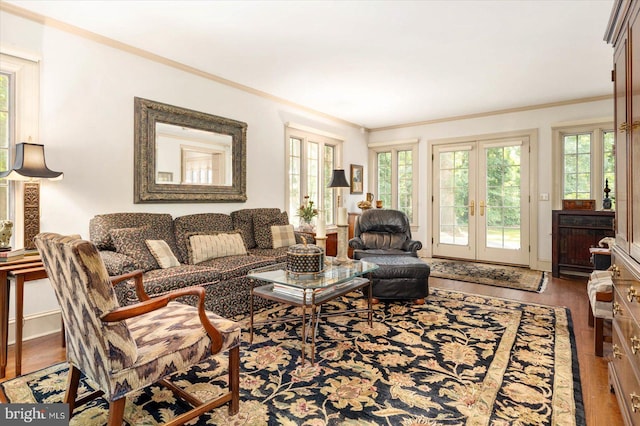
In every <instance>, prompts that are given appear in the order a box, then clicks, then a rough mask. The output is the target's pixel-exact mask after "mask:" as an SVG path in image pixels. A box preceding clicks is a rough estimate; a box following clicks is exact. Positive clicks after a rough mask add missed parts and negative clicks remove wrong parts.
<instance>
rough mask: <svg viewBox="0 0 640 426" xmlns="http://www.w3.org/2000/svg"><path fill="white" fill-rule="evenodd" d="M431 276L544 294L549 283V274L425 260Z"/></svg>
mask: <svg viewBox="0 0 640 426" xmlns="http://www.w3.org/2000/svg"><path fill="white" fill-rule="evenodd" d="M424 260H425V261H426V262H427V263H428V264H429V266H430V267H431V276H432V277H437V278H446V279H450V280H456V281H466V282H471V283H479V284H487V285H492V286H496V287H506V288H513V289H516V290H524V291H533V292H537V293H542V292H543V291H544V290H545V288H546V286H547V283H548V281H549V277H548V273H547V272H543V271H535V270H531V269H527V268H521V267H517V266H507V265H490V264H484V263H477V262H465V261H462V260H449V259H432V258H424Z"/></svg>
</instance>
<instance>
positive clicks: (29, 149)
mask: <svg viewBox="0 0 640 426" xmlns="http://www.w3.org/2000/svg"><path fill="white" fill-rule="evenodd" d="M0 179H8V180H39V179H62V172H54V171H53V170H49V168H48V167H47V163H46V162H45V161H44V145H40V144H35V143H26V142H21V143H19V144H17V145H16V161H15V163H14V164H13V168H12V169H11V170H7V171H6V172H0Z"/></svg>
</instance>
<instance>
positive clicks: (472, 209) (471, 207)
mask: <svg viewBox="0 0 640 426" xmlns="http://www.w3.org/2000/svg"><path fill="white" fill-rule="evenodd" d="M474 214H476V202H475V201H473V200H471V201H470V202H469V215H471V216H473V215H474Z"/></svg>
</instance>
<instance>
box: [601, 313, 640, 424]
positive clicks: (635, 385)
mask: <svg viewBox="0 0 640 426" xmlns="http://www.w3.org/2000/svg"><path fill="white" fill-rule="evenodd" d="M617 325H618V320H617V319H616V320H615V321H614V326H613V339H612V343H613V348H614V356H613V360H612V361H611V363H610V364H609V366H610V368H611V370H612V373H613V375H614V376H615V378H616V385H617V386H616V389H615V391H616V397H617V399H618V402H619V403H620V409H621V411H622V416H623V417H625V418H626V419H627V421H629V422H630V423H631V424H632V425H640V382H639V381H638V377H637V376H636V371H635V369H634V368H633V366H632V364H633V363H634V362H637V360H634V359H632V358H630V357H632V356H633V355H632V354H631V349H630V348H629V347H628V346H627V345H626V342H625V339H624V338H623V337H622V335H621V331H620V329H619V328H618V327H617ZM634 405H635V407H637V408H635V409H634ZM625 423H626V422H625Z"/></svg>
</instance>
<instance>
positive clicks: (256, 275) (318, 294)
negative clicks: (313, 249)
mask: <svg viewBox="0 0 640 426" xmlns="http://www.w3.org/2000/svg"><path fill="white" fill-rule="evenodd" d="M329 260H330V259H329ZM329 263H330V262H329ZM376 269H378V265H376V264H375V263H370V262H366V261H360V260H354V261H350V262H346V263H343V264H339V265H333V264H330V265H327V266H326V268H325V270H324V271H322V272H319V273H315V274H298V273H291V272H287V264H286V263H278V264H276V265H271V266H266V267H264V268H258V269H253V270H251V271H249V274H248V275H247V276H248V277H249V278H250V279H252V280H256V281H264V282H266V283H267V284H264V285H260V286H256V287H254V288H253V289H252V290H251V301H250V306H251V316H250V320H249V330H250V337H249V342H250V343H253V328H254V326H256V325H261V324H270V323H274V322H283V321H291V319H292V318H291V317H281V318H277V319H274V320H270V321H261V322H255V321H254V311H253V298H254V296H258V297H262V298H264V299H268V300H273V301H276V302H280V303H283V304H285V305H288V306H297V307H300V308H302V315H301V318H296V320H301V321H302V344H301V355H302V363H303V364H304V362H305V345H306V341H307V339H308V337H309V336H310V337H311V354H310V355H311V362H312V363H313V362H314V359H315V349H316V348H315V347H316V333H315V331H316V329H317V326H318V322H319V320H320V317H321V316H333V315H344V314H347V313H359V312H366V313H367V318H368V321H369V327H371V326H372V324H373V308H372V303H371V294H372V293H371V280H370V279H368V278H364V277H363V276H364V275H368V274H370V273H371V272H373V271H375V270H376ZM364 287H367V290H366V291H365V293H366V295H367V308H366V309H357V308H355V309H349V310H345V311H341V312H335V313H325V314H322V313H321V306H322V304H324V303H326V302H329V301H331V300H334V299H336V298H338V297H340V296H344V295H345V294H348V293H350V292H352V291H354V290H358V289H361V288H364Z"/></svg>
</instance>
